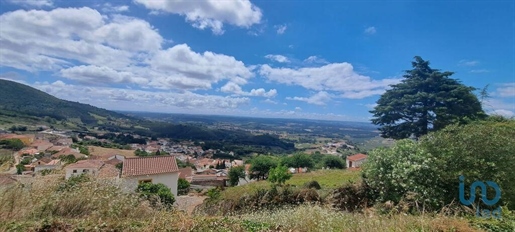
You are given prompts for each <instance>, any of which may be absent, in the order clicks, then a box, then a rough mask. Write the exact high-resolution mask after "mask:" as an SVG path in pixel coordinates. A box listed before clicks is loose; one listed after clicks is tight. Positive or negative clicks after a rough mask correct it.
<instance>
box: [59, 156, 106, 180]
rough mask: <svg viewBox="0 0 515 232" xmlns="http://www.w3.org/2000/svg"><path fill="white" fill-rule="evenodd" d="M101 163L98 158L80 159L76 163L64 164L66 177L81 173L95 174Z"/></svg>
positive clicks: (102, 163)
mask: <svg viewBox="0 0 515 232" xmlns="http://www.w3.org/2000/svg"><path fill="white" fill-rule="evenodd" d="M103 165H104V162H102V161H100V160H80V161H78V162H77V163H73V164H70V165H68V166H66V168H65V170H66V179H68V178H70V177H72V176H79V175H81V174H90V175H93V176H96V175H98V172H99V170H100V168H101V167H102V166H103Z"/></svg>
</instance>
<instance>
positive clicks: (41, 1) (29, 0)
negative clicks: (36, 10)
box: [8, 0, 54, 7]
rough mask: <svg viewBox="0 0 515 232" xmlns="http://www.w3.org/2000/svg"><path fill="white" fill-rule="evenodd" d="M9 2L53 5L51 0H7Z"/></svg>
mask: <svg viewBox="0 0 515 232" xmlns="http://www.w3.org/2000/svg"><path fill="white" fill-rule="evenodd" d="M8 1H9V2H11V3H13V4H17V5H22V6H33V7H45V6H53V5H54V3H53V1H52V0H8Z"/></svg>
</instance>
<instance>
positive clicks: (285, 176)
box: [268, 165, 292, 185]
mask: <svg viewBox="0 0 515 232" xmlns="http://www.w3.org/2000/svg"><path fill="white" fill-rule="evenodd" d="M291 177H292V174H291V173H289V172H288V168H287V167H285V166H282V165H279V166H277V167H275V168H272V169H270V172H269V173H268V181H270V183H272V184H273V185H275V184H277V185H283V184H284V183H285V182H286V181H287V180H289V179H290V178H291Z"/></svg>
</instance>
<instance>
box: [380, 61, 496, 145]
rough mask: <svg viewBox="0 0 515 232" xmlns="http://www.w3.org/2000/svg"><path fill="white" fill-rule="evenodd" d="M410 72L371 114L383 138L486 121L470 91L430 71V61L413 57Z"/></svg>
mask: <svg viewBox="0 0 515 232" xmlns="http://www.w3.org/2000/svg"><path fill="white" fill-rule="evenodd" d="M412 66H413V69H411V70H407V71H405V72H406V73H405V75H404V76H403V77H404V79H403V80H402V81H401V82H400V83H398V84H395V85H392V86H391V87H392V88H391V89H389V90H387V91H386V92H385V93H384V94H383V95H381V97H380V98H379V100H378V101H377V106H376V107H375V108H374V110H372V111H370V113H372V114H373V119H372V123H374V124H376V125H379V126H381V128H379V130H380V131H381V134H382V136H383V137H385V138H394V139H403V138H408V137H410V136H411V135H414V136H416V137H417V138H418V137H420V136H421V135H425V134H427V133H428V132H430V131H436V130H439V129H442V128H444V127H445V126H447V125H449V124H453V123H462V124H464V123H466V122H468V121H470V120H476V119H482V118H484V117H486V114H485V113H484V111H483V109H482V107H481V103H480V101H479V100H478V98H477V97H476V96H475V95H474V94H473V92H472V91H474V90H476V89H475V88H474V87H469V86H465V85H463V84H462V83H460V82H459V81H458V80H456V79H452V78H450V76H451V75H452V74H453V72H448V71H445V72H440V70H438V69H432V68H430V67H429V61H425V60H423V59H422V58H421V57H419V56H416V57H415V61H414V62H412Z"/></svg>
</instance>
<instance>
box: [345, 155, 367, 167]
mask: <svg viewBox="0 0 515 232" xmlns="http://www.w3.org/2000/svg"><path fill="white" fill-rule="evenodd" d="M367 157H368V156H367V155H365V154H361V153H360V154H355V155H351V156H347V168H359V167H361V165H362V164H363V162H365V161H366V160H367Z"/></svg>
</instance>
